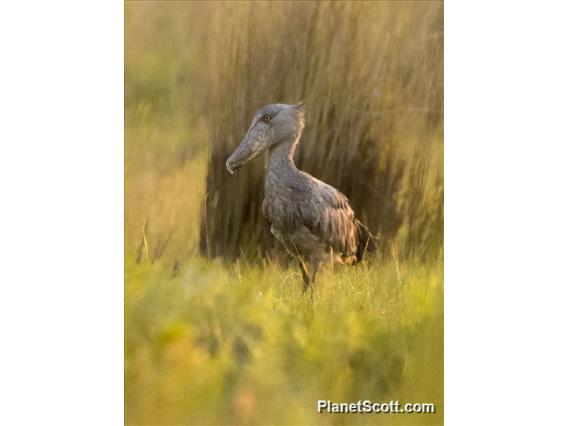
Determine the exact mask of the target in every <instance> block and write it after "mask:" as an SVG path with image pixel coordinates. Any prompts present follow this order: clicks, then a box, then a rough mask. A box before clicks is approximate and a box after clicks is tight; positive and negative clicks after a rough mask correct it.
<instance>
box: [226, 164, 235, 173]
mask: <svg viewBox="0 0 568 426" xmlns="http://www.w3.org/2000/svg"><path fill="white" fill-rule="evenodd" d="M225 167H226V168H227V171H228V172H229V173H230V174H232V175H233V174H235V171H234V170H233V168H232V167H231V165H230V164H229V161H227V162H226V163H225Z"/></svg>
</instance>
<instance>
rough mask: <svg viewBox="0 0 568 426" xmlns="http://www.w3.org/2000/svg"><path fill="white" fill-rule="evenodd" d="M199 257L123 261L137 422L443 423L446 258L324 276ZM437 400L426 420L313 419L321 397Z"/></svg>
mask: <svg viewBox="0 0 568 426" xmlns="http://www.w3.org/2000/svg"><path fill="white" fill-rule="evenodd" d="M300 282H301V278H300V275H299V272H297V271H296V270H295V269H294V270H290V269H285V268H281V267H280V266H278V265H275V264H271V263H266V264H265V265H248V264H242V263H239V262H237V263H234V264H223V263H221V262H215V261H208V260H203V259H199V258H195V259H192V260H191V261H190V262H187V263H186V264H184V266H183V267H182V268H181V270H180V272H179V274H178V275H177V276H172V273H171V271H170V268H169V267H164V265H162V264H161V263H160V262H157V263H154V264H150V263H147V262H143V264H137V263H136V260H135V259H134V258H133V257H130V258H128V259H127V264H126V284H125V296H126V297H125V300H126V306H125V309H126V343H125V344H126V346H125V348H126V362H125V370H126V373H125V374H126V421H127V423H128V424H354V423H357V424H441V423H442V416H443V414H442V413H443V340H442V339H443V284H442V283H443V276H442V270H441V268H440V266H436V265H424V264H405V265H396V264H395V263H392V262H391V263H382V262H381V263H374V262H372V261H371V262H370V263H364V264H362V265H359V266H358V267H356V268H341V269H337V268H336V269H335V270H334V271H333V272H332V271H331V269H330V268H328V270H327V271H324V273H323V274H322V276H321V277H320V282H319V283H318V285H317V288H316V289H315V291H314V293H313V298H310V297H306V296H305V295H302V294H301V290H300V289H301V285H300ZM318 399H330V400H332V401H345V402H349V401H357V400H359V399H362V400H365V399H370V400H372V401H380V402H382V401H387V402H388V401H390V400H391V399H394V400H399V401H401V402H433V403H435V404H436V407H437V413H436V414H433V415H432V414H427V415H417V414H413V415H410V414H408V415H389V414H367V415H356V414H343V415H338V414H333V415H332V414H317V412H316V408H315V407H316V401H317V400H318Z"/></svg>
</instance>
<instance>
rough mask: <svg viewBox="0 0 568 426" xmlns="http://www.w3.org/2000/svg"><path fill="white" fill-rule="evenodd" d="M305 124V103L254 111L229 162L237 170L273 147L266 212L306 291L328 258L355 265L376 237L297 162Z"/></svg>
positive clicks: (331, 189)
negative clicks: (295, 152)
mask: <svg viewBox="0 0 568 426" xmlns="http://www.w3.org/2000/svg"><path fill="white" fill-rule="evenodd" d="M303 129H304V105H303V103H300V104H297V105H286V104H273V105H266V106H264V107H262V108H260V109H259V110H258V111H257V112H256V114H255V115H254V117H253V119H252V123H251V125H250V127H249V129H248V131H247V133H246V134H245V136H244V138H243V140H242V141H241V143H240V144H239V146H237V148H236V149H235V151H234V152H233V153H232V154H231V156H230V157H229V158H228V159H227V162H226V167H227V170H228V171H229V172H230V173H234V171H235V170H236V169H238V168H239V167H242V166H244V165H245V164H246V163H248V162H249V161H250V160H252V159H253V158H255V157H257V156H258V155H260V154H261V153H262V152H264V151H268V159H267V163H266V179H265V197H264V201H263V203H262V212H263V214H264V216H265V217H266V219H267V220H268V222H269V223H270V232H271V233H272V235H273V236H274V237H275V238H276V239H277V240H278V241H280V242H281V243H282V244H283V245H284V247H285V248H286V251H287V252H288V253H289V254H290V255H291V256H293V257H294V258H296V260H297V262H298V264H299V266H300V270H301V273H302V277H303V280H304V286H303V289H304V291H306V290H307V289H308V288H310V287H311V285H312V283H314V281H315V276H316V273H317V272H318V270H319V269H320V267H321V265H322V264H323V263H324V262H326V261H330V260H331V261H335V262H338V263H341V264H347V265H353V264H355V263H357V262H359V261H361V259H362V258H363V253H364V252H365V250H366V249H367V246H368V245H369V244H370V243H373V242H374V241H373V237H372V235H371V234H370V233H369V231H368V229H367V228H366V227H365V226H364V225H363V224H362V223H361V222H359V221H358V220H357V219H356V218H355V214H354V213H353V210H352V209H351V207H350V206H349V202H348V200H347V197H346V196H345V195H343V194H342V193H341V192H339V191H338V190H337V189H335V188H334V187H332V186H330V185H328V184H326V183H325V182H322V181H320V180H318V179H316V178H315V177H313V176H311V175H309V174H308V173H306V172H303V171H301V170H298V168H297V167H296V165H295V164H294V151H295V150H296V147H297V146H298V142H299V140H300V137H301V136H302V130H303Z"/></svg>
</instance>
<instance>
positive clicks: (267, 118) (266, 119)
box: [262, 114, 272, 123]
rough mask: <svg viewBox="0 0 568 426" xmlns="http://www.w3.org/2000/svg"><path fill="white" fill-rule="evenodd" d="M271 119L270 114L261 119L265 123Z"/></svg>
mask: <svg viewBox="0 0 568 426" xmlns="http://www.w3.org/2000/svg"><path fill="white" fill-rule="evenodd" d="M271 118H272V117H271V116H270V114H266V115H265V116H264V117H262V119H263V120H264V121H266V122H267V123H268V122H269V121H270V119H271Z"/></svg>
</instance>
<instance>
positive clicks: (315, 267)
mask: <svg viewBox="0 0 568 426" xmlns="http://www.w3.org/2000/svg"><path fill="white" fill-rule="evenodd" d="M311 263H312V279H311V281H312V284H315V283H316V274H317V273H318V271H319V270H320V268H321V265H322V263H323V261H322V260H320V259H317V260H313V261H312V262H311Z"/></svg>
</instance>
